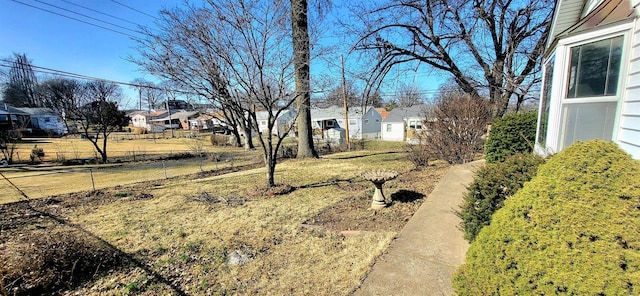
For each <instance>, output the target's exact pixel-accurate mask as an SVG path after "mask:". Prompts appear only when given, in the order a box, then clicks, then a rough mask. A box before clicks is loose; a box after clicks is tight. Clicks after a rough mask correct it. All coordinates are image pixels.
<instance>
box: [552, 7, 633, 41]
mask: <svg viewBox="0 0 640 296" xmlns="http://www.w3.org/2000/svg"><path fill="white" fill-rule="evenodd" d="M590 2H591V1H589V0H560V1H559V2H558V4H557V5H556V9H555V11H554V13H553V20H552V26H551V32H550V35H549V37H550V38H549V40H548V41H547V48H553V47H554V45H555V43H556V42H557V41H558V39H559V38H560V37H563V36H567V35H571V34H574V33H578V32H582V31H585V30H589V29H592V28H596V27H599V26H605V25H608V24H612V23H615V22H619V21H622V20H626V19H629V18H633V17H635V16H636V11H635V9H634V7H633V5H632V3H631V2H630V1H629V0H599V1H598V4H597V5H595V7H594V8H593V9H591V10H590V11H587V10H588V9H590V7H591V6H590V5H589V4H590Z"/></svg>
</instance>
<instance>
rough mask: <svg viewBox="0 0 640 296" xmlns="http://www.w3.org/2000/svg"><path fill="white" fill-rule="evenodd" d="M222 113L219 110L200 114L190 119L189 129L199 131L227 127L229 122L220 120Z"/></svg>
mask: <svg viewBox="0 0 640 296" xmlns="http://www.w3.org/2000/svg"><path fill="white" fill-rule="evenodd" d="M221 117H222V114H220V113H218V112H213V113H208V114H200V115H198V116H197V117H195V118H192V119H189V129H191V130H197V131H210V130H217V129H219V128H221V127H226V126H227V124H226V123H225V122H223V121H222V120H220V118H221Z"/></svg>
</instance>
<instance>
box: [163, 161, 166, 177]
mask: <svg viewBox="0 0 640 296" xmlns="http://www.w3.org/2000/svg"><path fill="white" fill-rule="evenodd" d="M162 170H163V171H164V178H165V179H167V166H165V165H164V160H163V161H162Z"/></svg>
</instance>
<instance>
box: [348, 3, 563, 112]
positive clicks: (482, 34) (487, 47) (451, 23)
mask: <svg viewBox="0 0 640 296" xmlns="http://www.w3.org/2000/svg"><path fill="white" fill-rule="evenodd" d="M370 3H371V2H368V3H367V4H364V5H363V6H361V7H360V8H358V9H356V11H355V12H356V14H357V16H358V18H359V19H360V20H361V21H360V25H361V26H359V27H357V28H352V29H353V30H354V32H359V33H357V34H359V35H360V38H359V40H358V41H357V43H356V46H355V48H357V49H361V50H365V51H366V52H369V53H371V54H375V56H376V59H377V61H378V62H377V63H376V65H375V67H374V69H373V71H372V78H371V82H373V83H380V82H381V81H382V80H383V79H384V78H385V76H386V74H387V73H388V72H389V71H390V70H391V69H392V68H393V67H395V66H399V65H401V64H407V63H418V64H420V63H425V64H427V65H429V66H431V67H433V68H435V69H437V70H440V71H443V72H444V73H447V74H449V75H451V76H452V77H453V78H454V79H455V82H456V84H457V85H458V87H459V88H460V89H462V90H463V91H464V92H465V93H467V94H469V95H471V96H472V97H474V98H480V97H482V96H487V97H488V98H489V102H490V105H491V112H492V117H494V118H495V117H500V116H502V115H503V114H504V113H505V111H506V109H507V106H508V104H509V100H510V99H512V98H513V97H514V96H517V95H518V94H522V93H524V92H525V91H526V90H527V89H528V87H523V86H526V85H528V84H531V83H534V84H535V83H538V82H539V81H540V77H539V73H540V67H539V64H540V63H539V60H540V57H541V55H542V54H543V50H544V46H545V43H546V40H547V35H548V32H549V29H550V25H551V14H552V12H553V7H554V2H553V1H551V0H524V1H509V0H473V1H454V0H437V1H430V0H423V1H419V0H412V1H396V0H384V1H377V2H375V3H373V4H370Z"/></svg>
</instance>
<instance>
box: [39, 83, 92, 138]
mask: <svg viewBox="0 0 640 296" xmlns="http://www.w3.org/2000/svg"><path fill="white" fill-rule="evenodd" d="M40 89H41V91H42V92H43V93H42V94H41V95H42V97H43V105H44V107H47V108H50V109H51V110H53V111H54V112H56V113H57V114H59V115H60V117H61V118H62V121H64V124H65V126H66V127H67V130H68V131H70V129H69V122H68V119H69V115H70V112H72V110H73V108H74V107H75V106H77V105H78V104H79V101H80V99H81V98H82V97H83V95H84V91H85V90H86V88H85V87H84V85H83V83H81V82H80V81H78V80H74V79H69V78H52V79H48V80H45V81H44V82H42V84H41V85H40Z"/></svg>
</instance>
